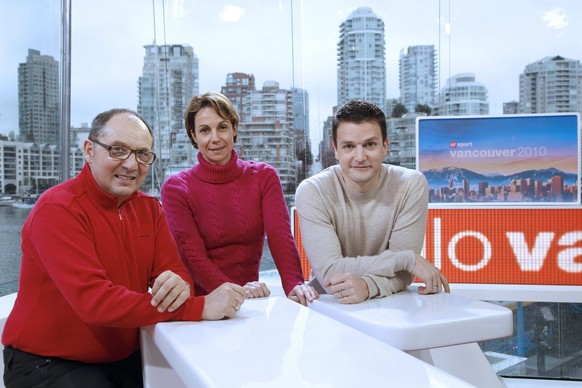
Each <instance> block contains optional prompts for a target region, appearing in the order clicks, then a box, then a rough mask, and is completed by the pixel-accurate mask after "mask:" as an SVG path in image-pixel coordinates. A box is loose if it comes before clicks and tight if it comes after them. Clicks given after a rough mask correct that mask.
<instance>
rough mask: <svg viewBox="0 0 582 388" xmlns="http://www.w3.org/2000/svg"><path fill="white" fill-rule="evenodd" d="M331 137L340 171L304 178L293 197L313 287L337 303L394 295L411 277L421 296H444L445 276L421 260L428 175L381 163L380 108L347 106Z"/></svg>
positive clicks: (382, 131) (384, 133)
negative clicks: (328, 294) (440, 293)
mask: <svg viewBox="0 0 582 388" xmlns="http://www.w3.org/2000/svg"><path fill="white" fill-rule="evenodd" d="M332 136H333V145H334V149H335V157H336V159H337V160H338V161H339V166H338V165H336V166H331V167H329V168H327V169H325V170H324V171H322V172H320V173H319V174H316V175H314V176H312V177H311V178H309V179H306V180H304V181H303V182H301V184H300V185H299V187H298V188H297V192H296V195H295V202H296V207H297V212H298V214H299V219H300V225H301V235H302V238H303V244H304V248H305V252H306V254H307V257H308V259H309V261H310V264H311V267H312V269H313V273H314V274H315V279H313V280H312V284H313V285H314V286H316V287H317V288H318V289H319V291H321V292H327V293H330V294H334V295H335V296H336V297H337V298H338V299H339V301H340V303H359V302H362V301H364V300H367V299H370V298H375V297H383V296H386V295H390V294H393V293H395V292H398V291H401V290H403V289H405V288H406V287H408V286H409V285H410V284H411V283H412V280H413V277H414V276H416V277H418V278H419V279H421V280H422V282H423V283H424V284H425V285H424V286H420V287H419V288H418V290H419V293H421V294H431V293H437V292H440V291H442V290H444V291H446V292H450V289H449V284H448V282H447V279H446V278H445V276H444V275H443V274H442V273H441V272H440V270H439V269H438V268H436V267H435V266H434V265H433V264H432V263H430V262H429V261H427V260H426V259H425V258H424V257H422V256H420V251H421V249H422V245H423V240H424V234H425V226H426V216H427V208H428V183H427V181H426V178H425V177H424V175H422V174H421V173H420V172H418V171H415V170H411V169H406V168H402V167H397V166H392V165H388V164H383V163H382V160H383V159H384V157H385V156H386V154H387V152H388V139H387V129H386V118H385V116H384V113H383V112H382V110H380V109H379V108H378V107H377V106H375V105H374V104H372V103H370V102H367V101H363V100H352V101H349V102H347V103H346V104H345V105H343V106H342V107H341V108H340V109H338V111H337V113H336V115H335V117H334V120H333V124H332ZM322 286H323V287H322Z"/></svg>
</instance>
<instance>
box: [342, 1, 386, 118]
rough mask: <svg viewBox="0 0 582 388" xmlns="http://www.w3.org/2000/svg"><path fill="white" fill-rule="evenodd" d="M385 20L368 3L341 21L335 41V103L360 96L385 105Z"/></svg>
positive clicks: (382, 106)
mask: <svg viewBox="0 0 582 388" xmlns="http://www.w3.org/2000/svg"><path fill="white" fill-rule="evenodd" d="M385 52H386V49H385V41H384V22H383V21H382V19H380V18H379V17H378V16H376V14H374V13H373V12H372V9H371V8H369V7H360V8H357V9H356V10H355V11H353V12H352V13H351V14H350V15H349V16H348V18H347V19H346V20H345V21H344V22H343V23H342V24H341V25H340V40H339V42H338V44H337V62H338V70H337V105H338V106H341V105H343V104H344V103H345V102H347V101H349V100H351V99H354V98H362V99H365V100H368V101H370V102H373V103H374V104H376V105H377V106H379V107H380V108H384V103H385V101H386V53H385Z"/></svg>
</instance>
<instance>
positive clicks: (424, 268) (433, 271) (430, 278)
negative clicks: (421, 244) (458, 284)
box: [411, 254, 451, 294]
mask: <svg viewBox="0 0 582 388" xmlns="http://www.w3.org/2000/svg"><path fill="white" fill-rule="evenodd" d="M411 273H412V275H414V276H416V277H418V278H419V279H420V280H422V282H424V286H420V287H418V293H419V294H436V293H438V292H440V291H441V290H442V289H443V288H444V290H445V292H451V289H450V288H449V281H448V280H447V278H446V277H445V275H443V274H442V273H441V271H440V270H439V269H438V268H437V267H435V266H434V265H433V264H432V263H430V262H429V261H428V260H426V259H425V258H424V257H422V256H420V255H418V254H417V255H416V264H414V268H413V269H412V272H411Z"/></svg>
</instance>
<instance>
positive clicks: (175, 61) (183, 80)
mask: <svg viewBox="0 0 582 388" xmlns="http://www.w3.org/2000/svg"><path fill="white" fill-rule="evenodd" d="M144 48H145V50H146V54H145V57H144V63H143V74H142V76H141V77H139V102H138V106H137V111H138V112H139V113H140V114H141V115H143V117H144V118H145V119H146V120H147V121H148V122H149V123H150V124H151V125H152V127H153V128H154V140H155V145H154V152H155V153H156V154H157V155H158V158H157V159H156V164H155V165H154V166H155V172H154V174H156V175H157V177H154V179H158V182H161V181H163V180H164V179H165V177H166V175H168V174H172V173H174V172H177V171H179V170H182V169H185V168H188V167H190V166H192V164H193V160H194V156H195V152H194V151H195V150H194V148H193V147H192V145H191V144H190V140H189V139H188V136H187V135H186V130H185V125H184V112H185V110H186V108H187V107H188V103H189V102H190V99H191V98H192V97H193V96H195V95H198V89H199V87H198V83H199V73H198V57H197V56H196V55H195V54H194V50H193V49H192V47H191V46H189V45H181V44H173V45H147V46H144ZM156 186H159V184H157V183H155V182H154V187H156Z"/></svg>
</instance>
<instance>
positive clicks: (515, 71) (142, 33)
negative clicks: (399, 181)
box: [0, 0, 582, 149]
mask: <svg viewBox="0 0 582 388" xmlns="http://www.w3.org/2000/svg"><path fill="white" fill-rule="evenodd" d="M360 6H367V7H370V8H371V9H372V11H373V12H374V13H375V14H376V15H377V16H379V17H380V18H382V20H383V21H384V24H385V34H386V72H387V93H386V95H387V97H388V98H397V97H399V88H398V59H399V56H400V53H401V51H402V50H403V49H404V50H405V49H406V48H407V47H408V46H413V45H425V44H433V45H435V48H436V49H437V52H438V60H437V63H438V67H439V69H440V71H439V76H438V82H439V85H440V87H443V86H445V84H446V80H447V78H449V77H451V76H454V75H456V74H460V73H474V74H475V76H476V80H477V82H480V83H482V84H483V85H484V86H485V87H486V88H487V89H488V92H489V93H488V94H489V103H490V114H493V115H495V114H501V113H502V104H503V102H508V101H512V100H518V99H519V74H520V73H521V72H523V70H524V68H525V66H526V65H527V64H529V63H532V62H535V61H538V60H540V59H542V58H544V57H546V56H555V55H561V56H563V57H566V58H570V59H575V60H582V43H581V41H580V36H582V2H581V1H579V0H563V1H560V0H552V1H551V0H535V1H532V0H510V1H508V0H483V1H476V0H473V1H465V0H440V1H439V0H401V1H394V0H370V1H367V2H365V1H362V0H303V1H301V0H293V1H291V0H230V1H222V0H197V1H195V0H151V1H146V0H100V1H93V0H74V1H73V2H72V17H73V22H72V35H73V37H72V55H71V61H72V71H71V125H72V126H81V125H82V123H90V121H91V120H92V118H93V117H94V116H95V115H96V114H97V113H99V112H101V111H103V110H106V109H109V108H112V107H129V108H132V109H136V107H137V96H138V91H137V88H138V78H139V76H140V75H141V74H142V66H143V57H144V54H145V50H144V48H143V46H144V45H148V44H153V43H157V44H189V45H191V46H192V47H193V49H194V52H195V54H196V55H197V56H198V58H199V61H200V68H199V69H200V92H201V93H203V92H206V91H210V90H218V91H219V90H220V87H221V86H222V85H224V83H225V79H226V75H227V74H228V73H232V72H244V73H251V74H254V76H255V78H256V83H257V88H261V87H262V85H263V83H264V82H266V81H277V82H279V85H280V87H281V88H284V89H289V88H291V87H292V86H293V85H294V86H295V87H300V88H304V89H306V90H307V91H308V93H309V98H310V112H309V114H310V128H311V139H312V149H315V148H316V147H317V144H318V142H319V141H320V140H321V128H322V123H323V121H325V119H326V118H327V117H328V116H330V115H331V114H332V107H333V106H334V105H336V101H337V89H336V76H337V43H338V40H339V26H340V24H341V23H342V22H343V21H345V19H346V18H347V17H348V16H349V14H350V13H351V12H352V11H353V10H355V9H356V8H357V7H360ZM0 26H2V30H3V31H4V34H3V35H2V38H0V52H2V53H3V55H2V56H1V58H0V133H2V134H8V133H9V132H10V131H14V132H17V131H18V86H17V74H18V70H17V69H18V65H19V63H23V62H25V61H26V55H27V52H28V49H29V48H34V49H37V50H40V51H41V54H48V55H52V56H54V57H55V59H57V60H60V54H61V52H60V46H59V43H60V31H59V27H60V0H52V1H43V2H39V1H37V0H2V1H0ZM449 32H450V33H449ZM292 36H293V37H294V39H291V37H292Z"/></svg>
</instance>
